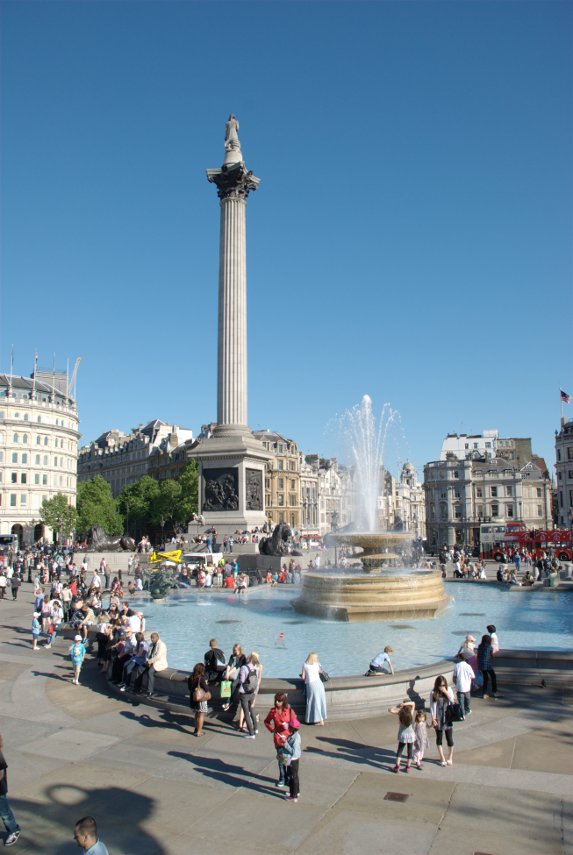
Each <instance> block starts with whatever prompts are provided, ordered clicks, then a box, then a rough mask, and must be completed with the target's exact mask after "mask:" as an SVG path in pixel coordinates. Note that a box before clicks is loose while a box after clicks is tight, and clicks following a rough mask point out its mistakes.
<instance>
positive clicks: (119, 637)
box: [0, 550, 551, 855]
mask: <svg viewBox="0 0 573 855" xmlns="http://www.w3.org/2000/svg"><path fill="white" fill-rule="evenodd" d="M452 557H453V558H454V557H455V558H456V561H458V562H459V565H460V569H461V570H462V572H463V573H464V574H469V573H471V566H472V562H471V561H467V560H464V558H465V557H464V556H457V557H456V556H452ZM454 566H455V562H454ZM515 569H516V568H515V567H514V572H515ZM137 571H138V563H137V559H136V558H133V557H132V560H131V563H130V572H133V573H134V580H133V581H132V580H130V582H129V583H128V586H127V589H126V591H124V588H123V581H122V578H121V574H118V575H117V576H112V575H111V573H110V571H109V569H108V567H107V565H106V562H105V559H103V558H102V559H100V560H99V562H98V564H97V566H96V567H94V569H93V570H91V571H90V570H89V569H88V561H87V559H86V558H84V559H83V560H82V562H81V564H80V566H79V567H78V566H77V565H76V562H75V560H74V555H73V553H71V552H68V553H65V552H57V551H55V550H54V551H52V552H51V553H49V554H45V553H44V552H43V551H42V550H40V551H37V552H36V553H35V554H32V555H31V556H29V555H15V556H13V557H12V559H9V560H7V561H6V562H5V564H4V568H3V572H2V573H0V578H2V577H3V578H4V579H5V580H6V583H7V584H6V585H4V586H0V591H1V593H0V596H3V595H4V592H5V590H6V589H7V588H8V587H10V589H11V590H12V595H13V598H14V599H16V598H17V596H18V589H19V587H20V585H21V584H22V581H23V579H24V578H26V577H27V579H28V580H29V581H32V582H33V585H34V611H33V617H32V627H31V629H32V650H34V651H38V650H39V649H40V647H41V643H42V641H43V647H44V648H45V649H50V648H51V647H52V645H53V644H54V643H55V642H56V640H57V639H58V637H59V635H60V634H61V632H62V629H63V628H64V627H65V626H66V625H67V626H68V627H70V628H71V629H72V631H73V633H74V634H73V641H72V643H71V644H70V645H69V648H68V651H69V660H70V664H71V677H70V679H71V682H72V683H73V684H74V685H79V683H80V679H81V673H82V666H83V664H84V662H85V660H86V656H87V655H88V653H89V652H90V651H94V652H95V657H96V661H97V663H98V666H99V668H100V670H101V671H102V672H105V673H106V675H107V677H108V679H109V680H110V681H111V683H112V684H115V685H117V686H118V688H119V690H120V691H122V692H128V693H135V694H138V693H142V694H145V695H147V696H148V697H153V696H154V694H155V679H156V676H157V674H159V675H161V673H162V672H166V671H167V669H168V659H167V648H166V645H165V643H164V642H163V641H162V640H161V639H160V637H159V634H158V633H157V632H154V631H153V632H151V633H150V634H148V633H147V632H146V625H145V617H144V615H143V613H142V612H141V611H140V610H139V609H137V608H132V607H131V606H130V602H129V599H128V597H129V595H130V594H131V593H137V592H138V591H139V590H140V587H138V586H137V583H138V582H140V581H141V576H140V574H139V573H138V572H137ZM550 571H551V568H549V571H548V572H550ZM300 572H301V571H300V565H298V563H297V562H296V561H295V560H294V559H291V560H290V561H289V562H285V563H284V564H283V566H282V567H281V569H280V570H279V571H277V572H276V574H273V573H271V572H270V571H269V574H268V576H265V577H264V578H263V579H262V581H263V582H267V583H268V584H289V583H294V582H296V581H297V576H298V579H300ZM526 572H528V571H526ZM208 575H212V579H211V584H213V585H215V586H218V585H221V587H223V586H228V587H231V585H227V584H226V581H225V580H227V579H230V580H231V583H232V586H233V588H234V590H235V592H236V593H237V594H238V595H240V593H241V589H242V587H243V585H244V588H246V587H247V586H248V577H247V576H246V574H241V573H239V572H238V566H237V563H236V562H234V561H231V560H230V559H229V558H227V559H225V560H223V562H222V563H221V565H220V566H217V567H215V568H214V570H213V573H212V574H207V573H205V578H203V577H202V576H201V573H200V572H199V573H198V574H197V576H196V581H197V585H198V587H199V588H201V587H203V586H204V585H205V586H206V585H207V576H208ZM14 578H16V579H18V580H19V582H20V584H19V585H13V580H14ZM219 578H220V579H221V581H220V582H219V581H215V580H218V579H219ZM104 593H105V606H104V602H103V600H104ZM281 635H283V634H282V633H281V634H280V635H279V637H278V639H277V644H280V642H281ZM498 650H499V640H498V637H497V633H496V627H495V626H493V625H491V624H490V625H488V626H487V633H485V634H484V635H483V636H482V638H481V642H480V644H479V645H478V646H477V647H476V641H475V638H474V636H473V635H471V634H468V635H467V636H466V638H465V639H464V641H463V643H462V644H461V646H460V648H459V650H458V652H457V654H456V657H455V659H456V662H455V666H454V669H453V682H452V685H451V686H450V685H448V680H447V678H446V676H444V675H439V676H438V677H437V678H436V680H435V683H434V686H433V689H432V691H431V693H430V696H429V698H428V703H427V711H426V709H416V703H415V702H414V701H412V700H411V699H410V698H405V699H404V701H403V702H402V703H400V704H397V705H396V706H393V707H391V708H390V709H389V712H390V713H391V714H392V715H396V716H397V717H398V720H399V728H398V747H397V752H396V758H395V763H394V765H393V766H392V767H391V768H392V770H393V771H394V772H398V771H400V769H401V763H402V759H403V757H404V755H405V758H404V759H405V765H404V771H406V772H409V771H410V769H411V768H412V767H414V768H416V769H418V770H421V769H422V768H423V760H424V757H425V754H426V752H427V750H428V746H429V731H430V730H431V729H433V730H434V732H435V734H436V749H437V753H438V757H439V762H440V763H441V765H442V766H449V765H452V763H453V755H454V740H453V728H454V722H456V721H460V720H463V719H464V718H467V717H468V716H469V715H471V713H472V709H471V698H472V694H475V693H476V692H478V693H481V695H482V696H483V697H484V698H486V699H487V698H488V697H492V698H496V697H498V695H497V679H496V673H495V668H494V657H495V655H496V653H497V651H498ZM392 655H393V649H392V647H391V646H390V645H386V646H385V647H384V649H383V650H382V651H381V652H380V653H378V654H376V655H375V656H374V657H373V658H372V659H371V661H370V663H369V667H368V671H367V675H368V676H380V675H384V674H386V675H389V676H392V675H393V674H394V666H393V664H392V659H391V656H392ZM300 678H301V681H302V685H303V691H304V698H305V704H304V711H305V716H304V722H305V723H306V724H307V725H314V726H317V727H323V726H324V725H325V722H326V720H327V714H328V711H327V695H326V692H325V683H326V682H327V681H328V680H329V676H328V674H327V673H326V672H325V671H324V669H323V668H322V666H321V664H320V660H319V656H318V654H317V653H316V652H311V653H309V655H308V656H307V658H306V660H305V661H304V663H302V665H301V671H300ZM262 679H263V664H262V662H261V660H260V657H259V654H258V653H257V652H256V651H251V652H246V651H244V649H243V647H242V645H241V644H239V643H236V644H234V645H233V647H232V650H231V651H230V653H229V655H228V657H226V656H225V653H224V652H223V651H222V650H221V648H220V647H219V645H218V642H217V640H216V639H215V638H213V639H211V641H210V642H209V648H208V650H207V651H206V652H205V655H204V657H203V661H202V662H197V663H196V664H195V665H194V667H193V669H192V671H191V673H190V675H189V677H188V681H187V688H188V693H189V695H188V697H189V706H190V710H191V713H192V715H193V717H194V723H195V726H194V731H193V735H194V736H195V737H197V738H199V737H202V736H203V735H204V733H205V720H206V717H207V716H208V715H210V714H213V709H214V705H216V704H215V702H216V701H217V702H219V703H218V706H219V707H220V710H221V713H222V714H224V715H223V719H224V720H227V721H229V722H230V723H231V724H233V723H234V722H235V719H236V727H237V728H238V730H239V731H240V732H241V733H242V734H243V735H244V737H245V738H246V739H255V738H256V737H257V735H258V734H259V724H260V716H259V712H258V707H257V700H258V698H259V694H260V688H261V682H262ZM490 686H491V689H490ZM488 692H491V694H488ZM263 723H264V725H265V727H266V728H267V730H269V731H270V732H271V733H272V737H273V744H274V749H275V752H276V761H277V770H278V774H277V782H276V786H277V787H279V788H283V789H285V790H288V793H287V794H286V798H288V799H289V800H291V801H293V802H296V801H297V800H298V798H299V794H300V769H299V766H300V759H301V756H302V744H301V733H300V729H301V722H300V721H299V719H298V717H297V715H296V713H295V711H294V709H293V708H292V706H291V705H290V704H289V699H288V695H287V694H286V693H284V692H278V693H277V694H276V695H275V697H274V705H273V706H272V707H271V709H270V710H269V711H268V712H267V713H266V714H265V716H264V719H263ZM444 742H445V746H446V749H447V751H446V752H445V751H444ZM1 748H2V744H1V742H0V815H1V816H2V819H3V820H4V824H5V827H6V830H7V833H8V837H7V838H6V844H7V845H12V844H13V843H15V842H16V841H17V839H18V836H19V834H20V828H19V826H18V824H17V823H16V820H15V818H14V816H13V813H12V812H11V809H10V806H9V803H8V799H7V777H6V769H7V766H6V761H5V760H4V756H3V754H2V751H1ZM75 837H76V841H77V842H78V845H83V844H82V843H81V841H84V842H85V845H88V844H89V846H90V847H91V848H88V849H85V851H86V852H88V851H89V852H90V855H92V852H93V853H97V855H100V853H101V855H105V853H106V852H107V850H106V848H105V845H104V844H103V843H102V842H101V841H98V837H97V827H96V825H95V820H93V818H91V817H86V818H84V819H82V820H80V821H79V823H78V825H77V826H76V829H75ZM94 846H95V847H99V848H93V847H94Z"/></svg>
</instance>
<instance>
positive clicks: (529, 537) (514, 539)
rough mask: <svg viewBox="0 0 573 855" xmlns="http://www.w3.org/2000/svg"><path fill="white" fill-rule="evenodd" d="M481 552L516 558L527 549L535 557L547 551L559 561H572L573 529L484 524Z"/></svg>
mask: <svg viewBox="0 0 573 855" xmlns="http://www.w3.org/2000/svg"><path fill="white" fill-rule="evenodd" d="M480 535H481V555H482V557H483V558H490V559H493V560H494V561H504V560H507V559H509V558H512V557H513V555H514V554H515V552H521V550H522V549H526V550H527V551H528V552H531V553H532V554H533V556H534V558H535V559H537V558H541V556H542V555H543V553H545V554H546V555H548V556H552V557H553V556H554V557H555V558H557V559H559V561H571V560H572V557H573V547H572V539H571V529H567V528H551V529H527V528H525V525H524V524H523V523H508V524H506V525H503V524H499V525H496V524H495V523H491V524H483V525H482V526H481V530H480Z"/></svg>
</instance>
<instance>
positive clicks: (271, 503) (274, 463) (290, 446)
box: [254, 430, 301, 532]
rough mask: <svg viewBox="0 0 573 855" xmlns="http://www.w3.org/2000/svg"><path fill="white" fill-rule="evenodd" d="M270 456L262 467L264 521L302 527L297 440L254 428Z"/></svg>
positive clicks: (255, 435)
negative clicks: (263, 472) (265, 513)
mask: <svg viewBox="0 0 573 855" xmlns="http://www.w3.org/2000/svg"><path fill="white" fill-rule="evenodd" d="M254 437H255V439H257V440H259V442H261V443H262V446H263V448H264V449H265V451H266V452H268V454H269V455H272V456H270V457H269V459H268V460H267V462H266V468H265V485H264V486H265V508H266V512H267V521H269V522H270V523H272V524H273V525H276V523H280V522H285V523H288V525H289V526H290V527H291V528H292V529H296V530H297V531H299V532H300V529H301V494H300V474H301V473H300V468H301V455H300V453H299V450H298V447H297V444H296V442H294V440H292V439H285V437H283V436H281V435H280V434H279V433H274V432H273V431H268V430H266V431H255V432H254Z"/></svg>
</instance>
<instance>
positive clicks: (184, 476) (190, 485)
mask: <svg viewBox="0 0 573 855" xmlns="http://www.w3.org/2000/svg"><path fill="white" fill-rule="evenodd" d="M179 484H180V486H181V502H180V506H181V510H180V513H179V518H178V520H177V522H179V523H180V524H181V525H183V526H185V527H187V524H188V523H189V521H190V520H191V517H192V516H193V514H196V513H198V506H199V468H198V466H197V461H196V460H190V461H189V463H188V464H187V466H186V467H185V469H184V470H183V472H182V473H181V475H180V477H179Z"/></svg>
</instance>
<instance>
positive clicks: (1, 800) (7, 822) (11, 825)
mask: <svg viewBox="0 0 573 855" xmlns="http://www.w3.org/2000/svg"><path fill="white" fill-rule="evenodd" d="M0 817H2V822H3V823H4V827H5V828H6V831H7V832H8V834H13V833H14V832H15V831H20V826H19V825H18V823H17V822H16V818H15V817H14V814H13V813H12V808H11V807H10V803H9V802H8V796H0Z"/></svg>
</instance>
